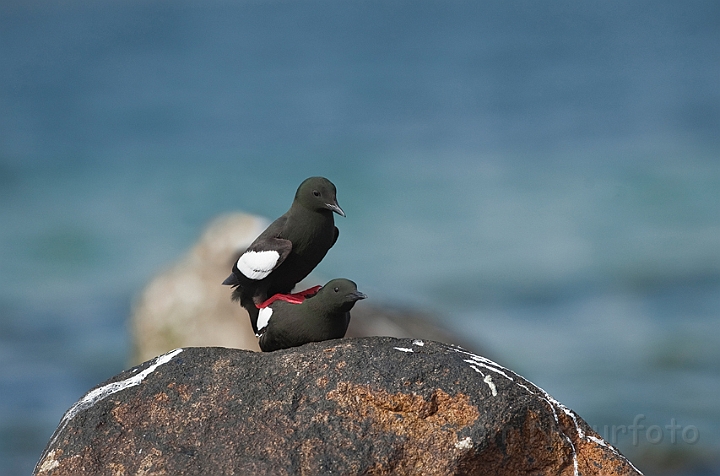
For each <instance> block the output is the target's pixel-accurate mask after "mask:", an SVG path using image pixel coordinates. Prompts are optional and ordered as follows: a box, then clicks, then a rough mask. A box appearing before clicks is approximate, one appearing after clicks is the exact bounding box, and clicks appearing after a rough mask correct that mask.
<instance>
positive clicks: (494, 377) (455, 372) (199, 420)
mask: <svg viewBox="0 0 720 476" xmlns="http://www.w3.org/2000/svg"><path fill="white" fill-rule="evenodd" d="M34 474H37V475H77V474H94V475H110V474H112V475H126V474H127V475H130V474H132V475H176V474H185V475H194V474H212V475H230V474H236V475H246V474H247V475H251V474H252V475H287V474H305V475H312V474H341V475H359V474H376V475H403V474H413V475H416V474H423V475H451V474H478V475H493V474H494V475H524V474H533V475H573V474H579V475H633V474H639V473H638V472H637V470H635V468H634V467H633V466H632V465H631V464H630V463H629V462H628V461H627V460H626V459H625V458H624V457H623V456H622V455H620V454H619V453H618V452H617V451H616V450H615V449H614V448H613V447H611V446H610V445H609V444H607V443H605V442H604V441H603V440H602V439H601V438H600V437H599V435H597V434H596V433H595V432H593V431H592V430H591V429H590V427H589V426H588V425H587V424H586V423H585V422H584V421H583V420H582V419H581V418H580V417H579V416H577V415H576V414H575V413H573V412H572V411H571V410H569V409H568V408H566V407H565V406H563V405H562V404H560V403H559V402H557V401H555V400H554V399H553V398H552V397H550V396H549V395H548V394H547V393H545V392H544V391H543V390H541V389H539V388H538V387H536V386H535V385H533V384H532V383H530V382H528V381H526V380H525V379H523V378H522V377H520V376H518V375H517V374H515V373H513V372H512V371H510V370H508V369H505V368H503V367H501V366H499V365H498V364H496V363H494V362H492V361H490V360H487V359H485V358H483V357H480V356H478V355H474V354H472V353H469V352H467V351H465V350H463V349H460V348H458V347H452V346H448V345H446V344H440V343H436V342H432V341H420V340H412V339H394V338H389V337H367V338H359V339H342V340H334V341H326V342H321V343H313V344H308V345H305V346H302V347H298V348H293V349H286V350H281V351H277V352H271V353H264V354H261V353H255V352H249V351H244V350H238V349H227V348H218V347H201V348H186V349H182V350H178V351H175V352H174V353H171V354H165V355H164V356H161V357H159V358H157V359H153V360H151V361H148V362H145V363H144V364H142V365H140V366H138V367H135V368H133V369H130V370H127V371H125V372H123V373H121V374H119V375H117V376H116V377H114V378H112V379H111V380H109V381H108V382H105V383H104V384H102V385H100V386H98V387H97V388H95V389H93V390H92V391H91V392H89V393H88V394H87V395H86V396H85V397H83V399H81V400H80V401H79V402H78V403H77V404H76V405H74V406H73V407H72V408H71V409H70V410H68V412H67V413H66V415H65V417H64V418H63V420H62V421H61V422H60V425H59V426H58V429H57V431H56V432H55V434H54V435H53V437H52V439H51V441H50V443H49V444H48V446H47V448H46V450H45V452H44V454H43V455H42V457H41V458H40V461H39V462H38V465H37V467H36V469H35V473H34Z"/></svg>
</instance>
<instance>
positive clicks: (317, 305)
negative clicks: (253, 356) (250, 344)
mask: <svg viewBox="0 0 720 476" xmlns="http://www.w3.org/2000/svg"><path fill="white" fill-rule="evenodd" d="M294 296H296V295H294ZM366 297H367V296H365V295H364V294H363V293H361V292H359V291H358V290H357V286H356V285H355V283H354V282H352V281H350V280H348V279H333V280H332V281H330V282H329V283H327V284H326V285H325V286H323V287H322V288H320V290H318V291H317V293H316V294H314V295H312V296H309V297H306V298H305V299H304V300H302V302H300V303H299V304H296V303H293V302H288V301H286V300H283V299H277V300H274V301H273V302H272V303H270V304H269V305H268V306H266V307H263V308H262V309H260V314H259V316H260V317H259V319H258V321H257V326H258V331H257V333H258V335H259V337H260V340H259V343H260V349H262V351H263V352H271V351H274V350H279V349H287V348H288V347H297V346H300V345H303V344H307V343H308V342H320V341H323V340H329V339H339V338H341V337H344V336H345V332H346V331H347V328H348V324H349V323H350V309H352V307H353V306H354V305H355V303H356V302H357V301H359V300H360V299H365V298H366ZM294 302H297V301H294Z"/></svg>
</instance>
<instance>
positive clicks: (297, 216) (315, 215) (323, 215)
mask: <svg viewBox="0 0 720 476" xmlns="http://www.w3.org/2000/svg"><path fill="white" fill-rule="evenodd" d="M332 214H333V212H332V211H331V210H322V209H320V210H318V209H314V210H313V209H310V208H307V207H304V206H303V205H300V204H299V203H293V204H292V206H291V207H290V211H289V212H288V220H291V221H293V222H294V223H291V224H289V228H292V227H298V228H301V229H302V228H312V227H315V226H318V225H320V224H322V223H327V222H330V223H331V224H334V220H333V216H332Z"/></svg>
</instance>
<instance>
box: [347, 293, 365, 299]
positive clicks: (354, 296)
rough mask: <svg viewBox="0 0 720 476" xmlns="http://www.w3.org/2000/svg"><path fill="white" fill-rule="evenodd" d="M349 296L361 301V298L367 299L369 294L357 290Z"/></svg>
mask: <svg viewBox="0 0 720 476" xmlns="http://www.w3.org/2000/svg"><path fill="white" fill-rule="evenodd" d="M348 297H349V298H350V299H352V300H353V301H359V300H361V299H366V298H367V295H365V294H363V293H361V292H360V291H355V292H354V293H350V294H348Z"/></svg>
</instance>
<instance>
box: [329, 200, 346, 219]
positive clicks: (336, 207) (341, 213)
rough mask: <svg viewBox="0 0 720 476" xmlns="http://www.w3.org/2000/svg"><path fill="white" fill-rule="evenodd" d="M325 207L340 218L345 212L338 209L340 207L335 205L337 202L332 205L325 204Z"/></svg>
mask: <svg viewBox="0 0 720 476" xmlns="http://www.w3.org/2000/svg"><path fill="white" fill-rule="evenodd" d="M325 206H326V207H327V208H328V210H332V211H334V212H335V213H337V214H338V215H340V216H342V217H344V216H345V212H344V211H343V209H342V208H340V205H338V204H337V201H333V202H332V203H326V204H325Z"/></svg>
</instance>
